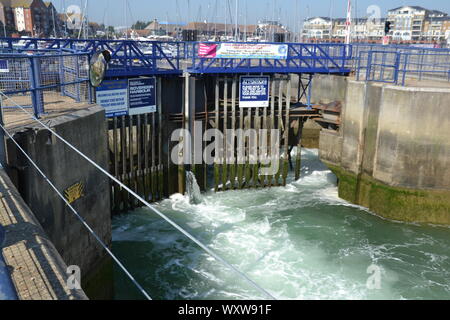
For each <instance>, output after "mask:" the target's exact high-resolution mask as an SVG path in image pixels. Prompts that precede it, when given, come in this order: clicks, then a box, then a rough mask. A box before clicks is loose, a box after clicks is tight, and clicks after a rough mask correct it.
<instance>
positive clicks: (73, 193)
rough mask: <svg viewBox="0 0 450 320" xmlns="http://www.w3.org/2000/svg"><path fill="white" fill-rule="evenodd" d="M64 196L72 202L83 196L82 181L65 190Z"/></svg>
mask: <svg viewBox="0 0 450 320" xmlns="http://www.w3.org/2000/svg"><path fill="white" fill-rule="evenodd" d="M64 196H65V197H66V200H67V201H68V202H69V203H70V204H72V203H74V202H75V201H77V200H78V199H80V198H82V197H83V196H84V185H83V183H82V182H78V183H76V184H74V185H73V186H70V187H69V188H67V189H66V190H65V191H64Z"/></svg>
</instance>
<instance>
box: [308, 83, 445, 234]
mask: <svg viewBox="0 0 450 320" xmlns="http://www.w3.org/2000/svg"><path fill="white" fill-rule="evenodd" d="M321 78H322V79H325V80H324V86H323V88H320V86H321V81H320V80H316V82H315V87H319V88H317V89H316V92H317V96H316V99H320V94H322V93H323V94H324V95H326V97H327V98H326V99H335V101H342V102H343V113H342V126H341V129H340V132H338V133H336V132H332V131H328V130H323V131H322V132H321V136H320V158H321V159H322V161H324V162H325V163H326V164H327V165H328V166H329V167H330V169H332V170H333V171H334V172H335V173H336V175H337V176H338V178H339V195H340V197H341V198H343V199H345V200H348V201H350V202H352V203H355V204H359V205H362V206H365V207H368V208H369V209H371V210H372V211H373V212H375V213H376V214H378V215H380V216H382V217H385V218H388V219H392V220H399V221H405V222H417V223H434V224H443V225H450V171H449V170H448V168H449V167H450V89H444V88H417V87H415V88H412V87H399V86H393V85H386V84H379V83H365V82H358V81H354V80H350V79H345V80H342V79H336V77H334V76H321ZM332 83H335V85H332ZM343 83H345V85H343ZM330 88H334V90H330ZM342 90H343V91H344V92H345V94H343V92H342ZM333 91H334V92H333ZM338 91H339V92H338ZM339 99H342V100H339Z"/></svg>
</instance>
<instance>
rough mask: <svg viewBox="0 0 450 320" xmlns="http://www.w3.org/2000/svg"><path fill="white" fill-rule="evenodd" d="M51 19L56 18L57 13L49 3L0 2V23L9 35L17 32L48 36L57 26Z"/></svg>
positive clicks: (10, 0)
mask: <svg viewBox="0 0 450 320" xmlns="http://www.w3.org/2000/svg"><path fill="white" fill-rule="evenodd" d="M55 14H56V15H55ZM53 17H55V19H56V18H57V12H56V9H55V7H54V6H53V4H52V3H51V2H48V3H47V4H46V3H44V2H43V1H42V0H0V23H1V24H2V25H4V26H5V29H6V30H8V33H9V34H10V33H13V32H18V33H21V34H24V35H29V36H34V37H40V36H49V35H51V34H52V31H53V30H54V27H56V24H58V25H59V23H56V20H54V19H53ZM53 21H55V25H54V24H53Z"/></svg>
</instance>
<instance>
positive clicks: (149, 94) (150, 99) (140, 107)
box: [128, 78, 156, 116]
mask: <svg viewBox="0 0 450 320" xmlns="http://www.w3.org/2000/svg"><path fill="white" fill-rule="evenodd" d="M128 101H129V112H128V114H129V115H130V116H134V115H139V114H144V113H153V112H156V78H138V79H129V80H128Z"/></svg>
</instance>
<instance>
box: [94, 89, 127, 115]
mask: <svg viewBox="0 0 450 320" xmlns="http://www.w3.org/2000/svg"><path fill="white" fill-rule="evenodd" d="M97 103H98V104H99V105H101V106H102V107H103V108H105V110H106V117H108V118H112V117H119V116H126V115H128V81H127V80H105V81H103V82H102V84H101V86H100V87H98V88H97Z"/></svg>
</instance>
